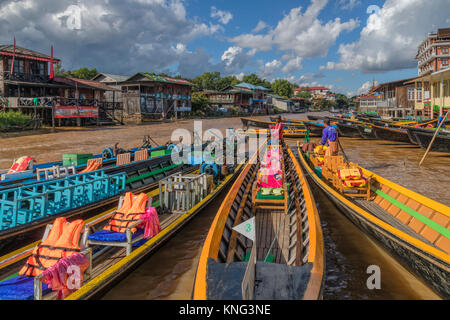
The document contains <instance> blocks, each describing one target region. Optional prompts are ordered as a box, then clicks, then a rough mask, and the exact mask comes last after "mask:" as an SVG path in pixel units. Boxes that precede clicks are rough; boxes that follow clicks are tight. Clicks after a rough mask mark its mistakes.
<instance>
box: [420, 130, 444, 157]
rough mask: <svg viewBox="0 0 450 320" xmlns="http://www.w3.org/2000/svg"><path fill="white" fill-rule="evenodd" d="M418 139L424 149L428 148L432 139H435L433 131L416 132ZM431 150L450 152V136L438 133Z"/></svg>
mask: <svg viewBox="0 0 450 320" xmlns="http://www.w3.org/2000/svg"><path fill="white" fill-rule="evenodd" d="M414 134H415V136H416V138H417V141H418V143H419V145H420V147H421V148H422V149H425V150H426V149H428V146H429V144H430V143H431V140H432V139H433V136H434V134H433V133H425V132H419V131H416V132H414ZM430 151H434V152H444V153H450V136H444V135H438V136H436V139H435V140H434V142H433V145H432V146H431V149H430Z"/></svg>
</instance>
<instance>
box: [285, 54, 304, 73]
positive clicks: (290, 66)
mask: <svg viewBox="0 0 450 320" xmlns="http://www.w3.org/2000/svg"><path fill="white" fill-rule="evenodd" d="M302 61H303V58H302V57H294V58H292V59H290V60H288V62H286V65H285V66H284V67H283V69H282V71H283V73H291V72H294V71H300V70H302V69H303V65H302Z"/></svg>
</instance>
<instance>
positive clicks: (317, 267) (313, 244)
mask: <svg viewBox="0 0 450 320" xmlns="http://www.w3.org/2000/svg"><path fill="white" fill-rule="evenodd" d="M283 154H284V159H285V160H284V174H285V179H286V180H285V181H286V182H287V183H289V186H288V187H285V190H287V191H288V192H287V193H286V194H288V195H289V200H288V201H287V202H286V198H285V199H284V200H281V201H282V202H284V204H283V203H282V204H281V207H279V206H278V207H276V208H275V207H272V209H269V207H271V206H274V205H275V203H274V200H272V202H273V203H272V202H268V201H270V200H265V201H266V202H267V204H266V206H264V205H263V204H264V203H262V202H256V201H255V199H256V198H255V197H257V196H256V195H255V192H256V191H255V189H254V182H255V181H256V176H257V171H258V167H259V164H257V163H249V164H247V165H246V166H245V167H244V169H243V170H242V173H241V174H240V176H239V177H238V178H237V180H236V182H235V183H234V184H233V186H232V188H231V190H230V191H229V193H228V195H227V197H226V199H225V200H224V202H223V203H222V206H221V207H220V209H219V211H218V213H217V215H216V218H215V219H214V221H213V224H212V226H211V229H210V231H209V233H208V236H207V238H206V241H205V243H204V245H203V249H202V253H201V256H200V261H199V264H198V268H197V273H196V278H195V284H194V292H193V298H194V299H196V300H222V299H226V300H230V299H232V300H240V299H242V300H246V299H264V300H274V299H279V300H282V299H283V300H295V299H305V300H312V299H320V298H321V297H322V288H323V283H324V247H323V236H322V229H321V224H320V219H319V215H318V212H317V208H316V204H315V200H314V197H313V195H312V193H311V190H310V188H309V185H308V182H307V181H306V178H305V175H304V174H303V172H302V169H301V168H300V166H299V164H298V162H297V160H296V159H295V157H294V155H293V154H292V151H291V150H290V149H287V148H284V150H283ZM258 201H262V200H258ZM277 201H278V200H277ZM256 203H258V207H256V206H257V204H256ZM286 205H287V210H284V209H282V210H281V208H286ZM259 206H261V207H259ZM283 206H284V207H283ZM280 210H281V211H280ZM252 217H255V219H256V220H255V221H256V222H255V225H254V227H255V234H256V238H255V239H256V241H255V242H253V241H251V240H250V239H247V238H245V237H244V236H243V235H242V234H238V233H237V232H236V231H234V230H232V228H233V227H235V226H238V225H240V224H241V223H243V222H244V221H247V220H248V219H250V218H252ZM268 252H269V253H271V255H272V258H273V262H262V261H263V260H264V261H267V257H269V256H270V255H269V254H268Z"/></svg>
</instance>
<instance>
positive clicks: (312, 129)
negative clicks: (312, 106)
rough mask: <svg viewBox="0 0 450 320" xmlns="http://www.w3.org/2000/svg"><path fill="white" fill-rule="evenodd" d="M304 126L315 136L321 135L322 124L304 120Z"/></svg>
mask: <svg viewBox="0 0 450 320" xmlns="http://www.w3.org/2000/svg"><path fill="white" fill-rule="evenodd" d="M305 127H306V129H307V130H309V132H310V134H313V135H317V136H321V135H322V132H323V129H324V127H323V126H319V125H316V124H314V123H306V122H305Z"/></svg>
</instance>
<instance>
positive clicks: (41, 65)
mask: <svg viewBox="0 0 450 320" xmlns="http://www.w3.org/2000/svg"><path fill="white" fill-rule="evenodd" d="M45 66H46V64H45V63H44V62H41V63H39V74H40V75H41V76H43V75H45Z"/></svg>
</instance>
